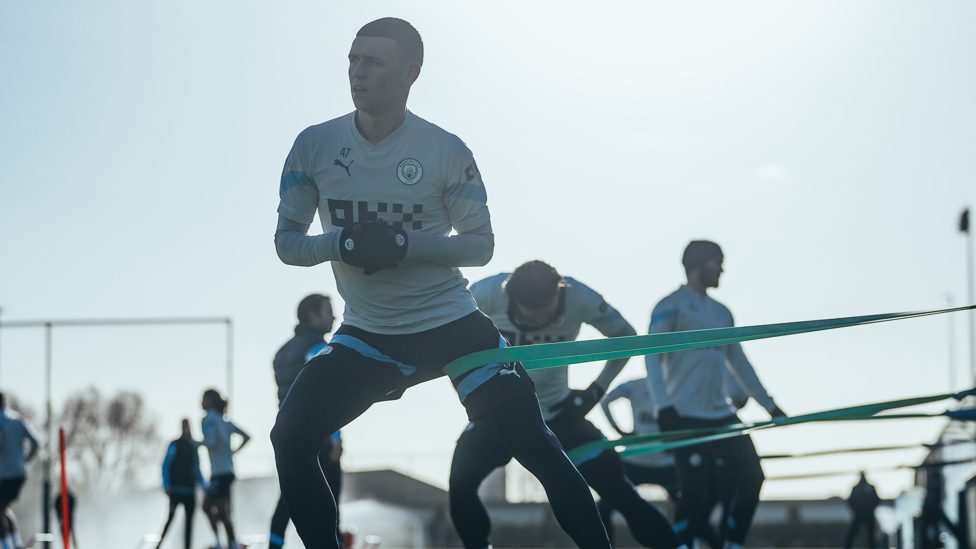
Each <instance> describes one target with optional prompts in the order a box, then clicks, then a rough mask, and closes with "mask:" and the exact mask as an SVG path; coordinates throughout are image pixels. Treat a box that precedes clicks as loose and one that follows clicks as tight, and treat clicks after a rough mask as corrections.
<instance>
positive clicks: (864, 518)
mask: <svg viewBox="0 0 976 549" xmlns="http://www.w3.org/2000/svg"><path fill="white" fill-rule="evenodd" d="M880 502H881V498H879V497H878V491H877V490H875V489H874V486H871V484H870V483H868V477H867V476H866V475H865V474H864V471H861V478H859V479H858V481H857V484H855V485H854V488H852V489H851V497H849V498H847V505H849V506H850V507H851V511H853V512H854V519H853V520H852V521H851V527H850V528H849V529H848V530H847V540H846V541H845V542H844V548H845V549H851V546H853V545H854V537H855V536H857V532H858V530H862V529H863V530H864V534H865V536H867V538H868V547H870V548H871V549H874V546H875V539H874V531H875V528H876V523H875V520H874V511H875V509H877V508H878V504H879V503H880Z"/></svg>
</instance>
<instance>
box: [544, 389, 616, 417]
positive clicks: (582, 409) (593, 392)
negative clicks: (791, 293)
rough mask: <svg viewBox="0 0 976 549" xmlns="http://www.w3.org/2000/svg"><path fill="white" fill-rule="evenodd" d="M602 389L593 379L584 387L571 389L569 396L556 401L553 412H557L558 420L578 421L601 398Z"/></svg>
mask: <svg viewBox="0 0 976 549" xmlns="http://www.w3.org/2000/svg"><path fill="white" fill-rule="evenodd" d="M603 393H604V390H603V388H602V387H600V386H599V385H597V384H596V382H595V381H594V382H593V383H591V384H590V386H589V387H587V388H586V389H583V390H580V389H572V390H570V391H569V396H568V397H566V398H564V399H562V400H560V401H559V402H557V403H556V404H555V405H554V406H553V407H552V411H553V412H558V415H556V419H558V420H559V421H578V420H581V419H583V418H584V417H585V416H586V414H588V413H590V410H592V409H593V407H594V406H596V405H597V403H598V402H600V399H601V398H603Z"/></svg>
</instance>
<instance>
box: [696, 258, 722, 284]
mask: <svg viewBox="0 0 976 549" xmlns="http://www.w3.org/2000/svg"><path fill="white" fill-rule="evenodd" d="M722 260H723V257H722V256H720V255H717V256H715V257H713V258H712V259H709V260H708V261H706V262H705V264H703V265H702V266H701V267H699V268H698V269H699V271H698V279H699V281H701V283H702V285H703V286H704V287H706V288H718V279H719V277H721V276H722V272H723V271H722Z"/></svg>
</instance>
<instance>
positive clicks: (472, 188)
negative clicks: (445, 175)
mask: <svg viewBox="0 0 976 549" xmlns="http://www.w3.org/2000/svg"><path fill="white" fill-rule="evenodd" d="M446 197H447V198H467V199H468V200H474V201H475V202H480V203H482V204H487V203H488V191H486V190H485V188H484V187H481V186H478V185H472V184H470V183H455V184H453V185H451V186H450V187H448V189H447V195H446Z"/></svg>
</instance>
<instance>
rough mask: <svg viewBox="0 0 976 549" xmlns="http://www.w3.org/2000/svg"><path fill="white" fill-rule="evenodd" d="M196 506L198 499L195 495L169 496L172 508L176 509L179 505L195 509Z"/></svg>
mask: <svg viewBox="0 0 976 549" xmlns="http://www.w3.org/2000/svg"><path fill="white" fill-rule="evenodd" d="M228 493H229V492H228ZM196 504H197V498H196V496H194V495H193V494H170V495H169V506H170V507H176V506H177V505H182V506H183V508H184V509H193V508H194V507H196Z"/></svg>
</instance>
